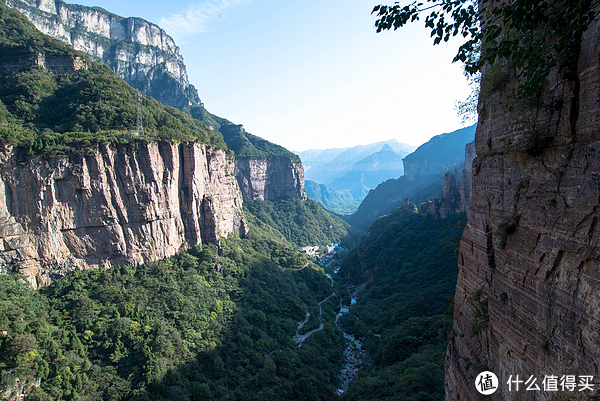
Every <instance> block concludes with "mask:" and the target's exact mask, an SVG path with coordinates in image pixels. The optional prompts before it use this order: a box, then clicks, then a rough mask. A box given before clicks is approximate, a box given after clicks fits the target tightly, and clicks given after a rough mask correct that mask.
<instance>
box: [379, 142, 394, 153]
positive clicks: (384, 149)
mask: <svg viewBox="0 0 600 401" xmlns="http://www.w3.org/2000/svg"><path fill="white" fill-rule="evenodd" d="M393 151H394V149H392V147H391V146H390V145H388V144H387V143H386V144H384V145H383V147H382V148H381V150H380V152H393Z"/></svg>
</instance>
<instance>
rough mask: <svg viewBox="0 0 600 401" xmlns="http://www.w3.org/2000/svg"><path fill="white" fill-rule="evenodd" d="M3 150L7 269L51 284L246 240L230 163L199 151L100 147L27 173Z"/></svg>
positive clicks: (0, 214) (0, 259) (1, 227)
mask: <svg viewBox="0 0 600 401" xmlns="http://www.w3.org/2000/svg"><path fill="white" fill-rule="evenodd" d="M20 160H22V159H21V158H20V157H19V154H18V150H17V149H14V148H12V147H6V148H4V149H2V150H1V152H0V178H1V181H0V238H1V239H2V242H1V243H0V269H1V270H3V272H4V273H6V272H11V271H12V272H18V273H21V274H24V275H25V276H27V277H28V280H29V281H30V283H31V284H32V286H33V287H36V288H37V287H39V286H41V285H45V284H48V283H49V282H50V281H52V280H53V279H55V278H57V277H61V276H62V275H64V274H66V273H67V272H68V271H70V270H72V269H74V268H75V267H82V268H87V267H106V266H109V265H117V264H124V263H133V264H139V263H143V262H146V261H151V260H158V259H162V258H165V257H168V256H172V255H173V254H174V253H175V252H177V251H178V250H180V249H182V248H184V247H186V246H188V245H194V244H202V243H208V242H211V243H216V242H218V238H219V236H221V235H222V236H226V235H227V234H229V233H235V234H237V235H240V236H244V235H246V234H247V228H246V223H245V221H244V217H243V211H242V201H241V194H240V191H239V187H238V185H237V182H236V179H235V176H234V165H233V161H232V160H230V159H229V158H228V157H227V156H226V154H225V152H223V151H222V150H215V149H214V148H210V147H206V146H204V145H201V144H180V145H174V144H170V143H165V142H161V143H150V144H140V145H139V146H138V148H137V149H133V148H132V147H124V146H121V145H119V146H115V145H105V144H103V145H99V148H98V151H97V152H96V153H95V154H93V155H88V156H83V157H81V156H73V157H71V158H69V159H55V160H51V161H49V162H46V161H43V160H40V159H39V158H36V159H33V160H31V161H30V162H29V163H28V164H27V165H25V166H23V165H21V164H20V163H19V161H20Z"/></svg>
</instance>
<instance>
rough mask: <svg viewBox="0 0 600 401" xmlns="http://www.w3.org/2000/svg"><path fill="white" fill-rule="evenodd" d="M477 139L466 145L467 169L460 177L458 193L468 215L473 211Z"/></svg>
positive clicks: (461, 205)
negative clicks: (472, 194)
mask: <svg viewBox="0 0 600 401" xmlns="http://www.w3.org/2000/svg"><path fill="white" fill-rule="evenodd" d="M475 156H476V153H475V141H473V142H469V143H467V144H466V145H465V169H464V170H463V171H462V172H461V174H460V178H459V179H458V193H459V194H460V209H461V211H462V212H465V213H466V214H467V216H468V215H469V212H470V211H471V188H472V187H473V161H474V160H475Z"/></svg>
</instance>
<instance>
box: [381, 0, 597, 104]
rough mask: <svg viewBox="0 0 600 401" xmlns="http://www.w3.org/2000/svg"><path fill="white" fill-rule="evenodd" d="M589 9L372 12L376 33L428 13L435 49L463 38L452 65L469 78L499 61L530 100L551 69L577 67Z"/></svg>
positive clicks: (550, 0)
mask: <svg viewBox="0 0 600 401" xmlns="http://www.w3.org/2000/svg"><path fill="white" fill-rule="evenodd" d="M478 6H481V7H482V9H481V10H480V9H479V7H478ZM594 7H595V3H594V2H592V1H591V0H584V1H580V0H535V1H531V0H514V1H510V2H504V3H502V2H493V1H488V0H484V1H482V2H480V3H479V4H478V3H477V2H473V1H471V0H458V1H455V0H430V1H429V2H428V3H427V5H426V6H424V3H417V2H413V3H411V4H409V5H406V6H401V5H400V4H399V3H396V4H395V5H393V6H384V5H379V6H375V8H374V9H373V12H374V13H377V16H378V17H379V19H378V20H377V21H376V22H375V26H376V27H377V32H381V31H382V30H388V29H392V28H394V29H398V28H400V27H403V26H404V25H406V24H407V23H408V22H409V21H410V22H414V21H416V20H419V17H420V16H421V15H422V14H423V13H425V12H429V15H427V16H426V17H425V27H426V28H429V29H431V36H432V37H433V38H434V44H439V43H441V42H442V41H444V42H447V41H448V40H449V39H450V38H451V37H454V36H457V35H460V36H462V37H463V38H464V39H465V42H464V43H463V44H462V45H461V46H460V48H459V50H458V53H457V54H456V56H455V57H454V61H462V62H463V63H465V70H466V71H467V72H468V73H470V74H475V73H478V72H479V71H480V70H481V67H482V66H483V65H485V64H488V65H493V64H494V63H496V62H501V63H503V64H505V65H507V66H508V67H509V68H510V69H511V70H515V71H519V73H518V76H517V78H518V79H519V81H520V83H521V85H520V90H519V93H520V95H521V97H529V96H532V95H533V96H535V93H536V92H537V91H538V89H539V88H540V86H541V85H542V83H543V82H544V80H545V79H546V77H547V76H548V74H549V73H550V69H551V68H552V67H554V66H556V65H559V64H562V65H563V66H566V65H568V64H570V65H571V68H573V67H575V68H576V66H577V64H576V62H577V54H578V48H579V43H580V42H581V37H582V35H583V32H585V31H586V30H587V28H588V26H589V24H590V23H591V22H592V21H593V20H594V18H595V17H596V14H595V12H594V10H593V8H594ZM481 49H483V51H480V50H481Z"/></svg>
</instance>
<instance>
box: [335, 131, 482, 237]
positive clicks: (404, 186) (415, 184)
mask: <svg viewBox="0 0 600 401" xmlns="http://www.w3.org/2000/svg"><path fill="white" fill-rule="evenodd" d="M474 137H475V125H473V126H471V127H466V128H462V129H459V130H456V131H453V132H450V133H446V134H442V135H437V136H434V137H433V138H431V139H430V140H429V141H428V142H427V143H424V144H423V145H421V146H419V147H418V148H417V150H415V151H414V152H413V153H411V154H410V155H408V156H406V157H404V168H405V171H404V175H403V176H402V177H399V178H398V177H396V179H390V180H387V181H385V182H382V183H381V184H380V185H379V186H377V187H376V188H375V189H374V190H372V191H369V192H368V194H367V196H366V198H365V199H364V200H363V201H362V203H361V204H360V206H359V208H358V210H357V211H356V213H354V214H353V215H352V216H350V217H348V218H347V219H346V221H348V223H350V224H351V225H352V226H354V227H355V228H357V229H359V230H364V229H366V228H367V227H368V226H369V225H370V224H371V223H372V222H374V221H375V220H376V219H377V217H379V216H383V215H384V214H387V213H390V212H391V211H393V210H394V209H396V208H397V207H398V206H400V205H402V204H403V202H404V198H405V197H409V198H410V200H411V202H414V203H416V204H418V203H419V202H422V201H424V200H425V199H426V198H429V197H432V196H439V195H440V193H441V189H442V185H441V178H442V176H443V174H444V172H445V171H447V170H450V169H452V168H457V167H456V165H457V164H458V163H464V160H465V145H466V144H467V143H469V142H471V141H473V139H474ZM460 170H462V167H461V168H460ZM460 170H459V171H456V172H455V176H458V175H459V173H460ZM330 186H331V187H332V188H334V189H336V188H338V187H337V185H333V184H332V185H330Z"/></svg>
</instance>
